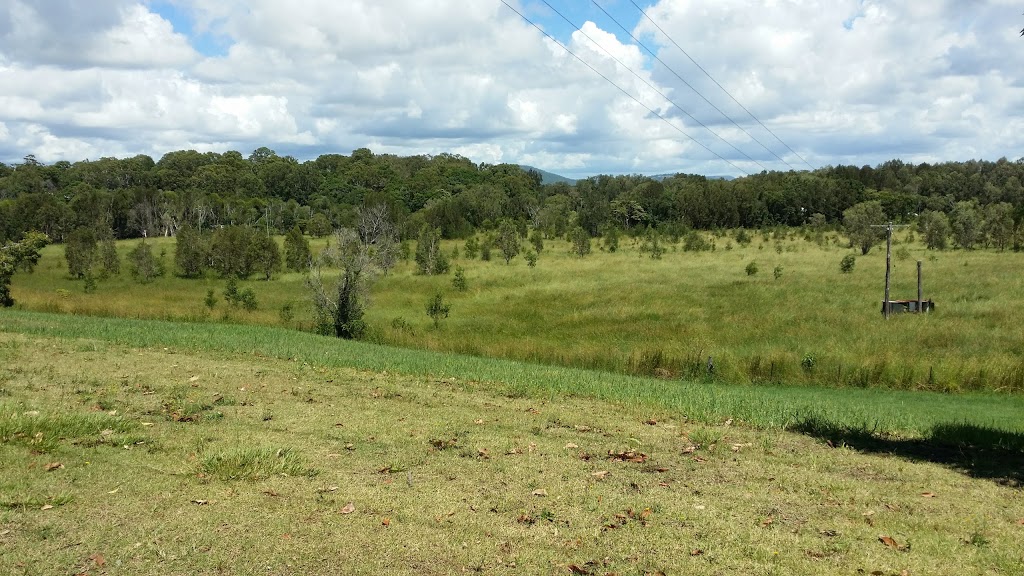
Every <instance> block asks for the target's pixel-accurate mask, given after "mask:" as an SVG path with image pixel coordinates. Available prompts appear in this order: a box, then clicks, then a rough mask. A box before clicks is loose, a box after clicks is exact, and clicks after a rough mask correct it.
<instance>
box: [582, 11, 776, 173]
mask: <svg viewBox="0 0 1024 576" xmlns="http://www.w3.org/2000/svg"><path fill="white" fill-rule="evenodd" d="M591 2H593V3H594V6H597V7H598V9H600V10H601V12H604V15H605V16H607V17H608V18H609V19H610V20H611V21H612V22H614V23H615V25H616V26H618V27H619V28H621V29H622V31H623V32H625V33H626V34H627V35H628V36H629V37H630V38H632V39H633V41H634V42H636V43H637V45H638V46H640V47H641V48H643V49H644V50H646V51H647V53H648V54H650V55H651V57H653V58H654V59H655V60H657V61H658V62H660V63H661V65H662V66H664V67H665V69H666V70H668V71H669V72H671V73H672V74H673V75H675V77H676V78H678V79H679V81H680V82H682V83H683V84H685V85H686V87H687V88H689V89H690V90H692V91H693V93H694V94H696V95H697V96H700V97H701V99H702V100H704V101H705V102H707V103H708V105H709V106H711V107H712V108H714V109H715V111H717V112H718V113H719V114H721V115H722V116H723V117H724V118H725V119H726V120H728V121H729V122H732V124H733V126H735V127H737V128H739V129H740V130H742V131H743V133H744V134H746V135H747V136H748V137H749V138H750V139H751V140H753V141H754V142H756V143H757V144H758V145H760V146H761V148H764V149H765V150H766V151H767V152H768V153H769V154H771V155H772V156H774V157H775V158H777V159H778V160H779V162H782V163H783V164H785V165H786V166H788V167H789V169H790V170H794V169H795V168H793V165H792V164H790V163H789V162H786V160H785V159H784V158H783V157H782V156H779V155H778V154H776V153H775V151H774V150H772V149H771V148H769V147H768V146H766V145H765V144H764V143H763V142H761V141H760V140H758V139H757V137H755V136H754V135H753V134H751V133H750V132H748V131H747V129H746V128H744V127H743V126H740V125H739V124H738V123H737V122H736V121H735V120H733V119H732V117H731V116H729V115H728V114H726V113H725V112H723V111H722V109H721V108H719V107H718V106H716V105H715V103H714V102H712V101H711V100H708V99H707V97H705V96H704V95H703V94H701V93H700V91H699V90H697V89H696V88H694V87H693V86H692V85H691V84H690V83H689V82H687V81H686V79H684V78H683V77H682V76H680V75H679V73H678V72H676V71H675V70H673V69H672V67H671V66H669V65H668V64H667V63H666V62H665V61H664V60H662V59H661V58H660V57H658V55H657V54H656V53H655V52H654V51H653V50H651V49H650V48H648V47H647V46H646V45H645V44H644V43H643V42H641V41H640V39H639V38H637V37H636V36H634V35H633V33H632V32H630V31H629V29H628V28H626V27H625V26H623V25H622V24H621V23H620V22H619V21H618V20H616V19H615V17H614V16H612V15H611V14H609V13H608V11H607V10H605V9H604V7H603V6H601V5H600V4H599V3H598V2H597V0H591ZM691 118H692V116H691ZM762 168H763V166H762Z"/></svg>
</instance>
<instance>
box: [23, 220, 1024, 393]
mask: <svg viewBox="0 0 1024 576" xmlns="http://www.w3.org/2000/svg"><path fill="white" fill-rule="evenodd" d="M829 238H830V241H827V242H825V243H823V244H822V245H819V244H817V243H814V242H810V241H806V240H805V239H804V238H803V237H798V234H797V232H796V231H791V232H789V233H788V235H786V236H785V237H780V238H776V237H774V236H772V237H768V236H761V235H755V236H754V240H753V242H752V243H751V244H750V245H749V246H746V247H743V246H740V245H739V244H736V243H735V242H734V241H733V240H731V239H729V238H728V237H720V238H716V239H715V243H716V248H717V249H716V250H715V251H713V252H697V253H694V252H683V251H682V250H681V247H680V246H678V245H677V246H673V247H670V248H669V250H668V252H667V253H666V254H665V255H664V256H663V257H662V258H661V259H660V260H653V259H651V258H649V257H647V256H645V255H643V254H641V253H640V252H639V250H638V247H637V246H636V245H633V244H631V243H630V241H628V240H627V241H625V242H624V245H623V247H622V249H621V250H620V251H619V252H617V253H615V254H610V253H603V252H595V253H594V254H592V255H591V256H588V257H587V258H584V259H578V258H575V257H573V256H571V255H570V254H569V251H568V245H567V244H565V243H564V242H562V241H549V242H548V243H547V247H546V249H545V250H544V252H543V253H542V255H541V258H540V262H539V263H538V265H537V267H536V268H535V269H530V268H528V267H527V265H526V263H525V262H524V261H523V259H522V258H517V259H515V260H513V261H512V263H511V265H508V266H506V265H505V264H504V262H503V261H502V260H501V259H500V258H496V259H495V260H493V261H491V262H482V261H480V260H473V261H468V260H466V259H464V258H461V259H455V260H454V261H453V266H461V267H463V268H464V269H465V274H466V277H467V281H468V290H466V291H465V292H458V291H455V290H453V289H452V286H451V276H450V275H448V276H440V277H425V276H420V275H417V274H414V271H413V268H412V264H411V263H408V262H405V263H401V264H400V265H399V266H398V267H397V268H396V269H395V270H394V271H393V272H392V273H391V274H390V275H388V276H387V277H386V278H384V279H383V280H382V281H380V282H379V283H378V284H377V285H376V286H375V288H374V292H373V303H372V306H371V307H370V308H369V310H368V318H367V319H368V321H369V323H370V325H371V332H372V335H371V338H372V340H373V341H376V342H380V343H386V344H391V345H397V346H402V347H413V348H425V349H430V350H438V351H448V352H459V353H465V354H472V355H481V356H490V357H499V358H510V359H519V360H526V361H531V362H539V363H545V364H554V365H566V366H575V367H581V368H593V369H600V370H606V371H613V372H619V373H630V374H641V375H653V376H660V377H664V378H680V377H681V378H686V379H699V380H705V379H708V378H709V377H710V378H711V379H713V380H716V381H721V382H728V383H740V384H749V383H755V384H764V383H779V384H814V385H827V386H852V387H861V388H867V387H890V388H901V389H927V390H938V391H965V390H990V391H998V392H1019V391H1022V390H1024V332H1022V331H1021V330H1019V319H1020V318H1021V317H1024V298H1022V296H1024V276H1022V275H1021V274H1020V273H1019V271H1020V270H1021V268H1022V266H1024V254H1018V253H1012V252H1004V253H998V252H995V251H988V250H976V251H970V252H964V251H946V252H933V251H927V250H925V249H924V248H923V246H921V245H920V244H919V243H913V242H909V241H908V239H907V238H906V235H904V234H899V235H898V237H897V239H896V240H897V243H896V245H895V247H894V253H895V257H894V260H893V261H894V273H893V291H892V294H893V297H894V298H914V297H916V273H915V265H916V264H915V263H916V261H917V260H921V261H923V262H924V277H925V283H924V285H925V297H926V298H931V299H933V300H935V302H936V307H937V310H936V312H935V313H934V314H931V315H928V316H906V317H896V318H893V319H892V320H890V321H888V322H885V321H883V320H882V318H881V315H880V313H879V310H880V302H881V296H882V284H883V282H882V279H883V277H884V266H885V253H884V246H883V247H879V248H876V249H875V250H873V251H872V252H871V253H870V254H869V255H867V256H864V257H858V259H857V264H856V267H855V269H854V271H853V272H852V273H851V274H841V273H840V272H839V261H840V260H841V259H842V257H843V256H844V255H846V254H848V253H849V252H850V251H849V250H848V249H846V248H845V247H844V246H842V245H843V244H844V241H841V240H840V239H839V238H838V237H837V236H835V235H834V234H833V235H831V236H830V237H829ZM153 242H155V245H156V246H157V250H156V251H157V252H159V251H160V250H161V249H162V250H164V251H165V253H166V256H165V259H166V262H167V263H168V266H169V267H170V265H171V263H172V262H173V253H174V244H173V240H171V239H156V240H154V241H153ZM132 245H134V243H133V242H132V243H124V244H122V245H121V249H122V250H123V251H127V250H128V249H129V248H130V247H131V246H132ZM456 246H459V247H461V243H454V242H450V243H448V244H446V250H449V251H450V250H452V249H453V248H455V247H456ZM750 262H756V263H757V265H758V268H759V272H758V273H757V274H756V275H753V276H748V275H747V274H746V272H745V268H746V266H747V265H748V264H749V263H750ZM776 270H778V277H776V274H775V271H776ZM245 285H246V286H248V287H251V288H252V289H253V290H254V291H255V292H256V295H257V299H258V300H259V302H260V308H259V310H257V311H255V312H251V313H250V312H244V311H241V310H237V309H231V308H230V307H228V306H227V305H226V304H225V303H224V302H223V301H221V302H220V303H218V304H217V305H216V307H215V308H214V309H213V310H212V311H211V310H210V309H208V308H207V307H206V306H205V305H204V303H203V300H204V297H205V295H206V292H207V290H208V289H215V290H216V291H217V294H218V295H220V294H221V293H222V291H223V286H224V282H223V281H222V280H217V279H213V278H210V279H206V280H184V279H179V278H175V277H173V276H166V277H164V278H162V279H160V280H158V281H157V282H155V283H154V284H150V285H140V284H136V283H134V282H133V281H132V280H131V279H130V278H129V277H128V275H127V274H126V273H122V274H121V276H119V277H114V278H112V279H109V280H104V281H101V282H100V283H99V285H98V289H97V290H96V292H94V293H92V294H86V293H84V290H83V283H82V282H81V281H72V280H70V279H68V278H67V276H66V267H65V263H64V260H63V248H62V247H59V246H51V247H48V248H47V249H46V251H45V254H44V257H43V259H42V261H41V262H40V265H39V266H38V268H37V271H36V272H35V273H34V274H32V275H18V276H17V277H16V278H15V282H14V286H13V294H14V297H15V299H16V300H18V302H19V306H21V307H23V308H24V309H28V310H39V311H51V312H63V313H72V314H85V315H113V316H125V317H131V318H160V319H175V320H187V321H199V322H207V321H218V322H220V321H228V322H240V323H253V324H260V325H286V326H289V327H292V328H298V329H309V327H310V323H311V313H310V311H309V304H308V297H307V292H306V290H305V288H304V286H303V283H302V277H301V275H299V274H281V275H279V276H278V277H277V278H276V279H275V280H274V281H271V282H259V281H250V282H246V283H245ZM438 290H441V291H443V292H444V293H445V295H446V298H447V299H448V301H449V302H450V303H451V305H452V312H451V316H450V318H448V319H447V320H446V321H445V322H444V323H443V326H442V329H441V330H434V329H433V328H432V326H431V321H430V319H429V318H428V317H427V316H426V314H425V312H424V304H425V302H426V300H427V298H428V297H429V296H430V295H432V294H433V293H434V292H436V291H438ZM708 357H711V358H712V359H713V364H714V372H713V374H710V375H709V374H708V370H707V360H708Z"/></svg>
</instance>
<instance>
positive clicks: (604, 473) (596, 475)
mask: <svg viewBox="0 0 1024 576" xmlns="http://www.w3.org/2000/svg"><path fill="white" fill-rule="evenodd" d="M590 475H591V476H593V477H594V478H597V479H598V480H604V478H605V476H607V475H608V471H607V470H598V471H597V472H591V473H590Z"/></svg>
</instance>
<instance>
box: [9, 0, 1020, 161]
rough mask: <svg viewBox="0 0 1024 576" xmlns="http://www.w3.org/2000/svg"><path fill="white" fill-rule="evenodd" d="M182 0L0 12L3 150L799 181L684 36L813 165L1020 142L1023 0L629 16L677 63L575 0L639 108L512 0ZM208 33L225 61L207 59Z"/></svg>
mask: <svg viewBox="0 0 1024 576" xmlns="http://www.w3.org/2000/svg"><path fill="white" fill-rule="evenodd" d="M175 4H176V5H177V6H179V7H181V9H182V10H183V11H184V12H185V13H187V14H189V15H190V16H191V18H192V21H191V29H190V30H176V29H175V28H174V26H172V24H171V23H170V22H168V21H167V20H164V19H163V18H162V17H161V16H160V15H159V14H158V13H157V12H156V11H155V9H154V8H153V6H151V5H150V4H149V3H148V2H141V1H135V0H98V1H97V2H90V3H88V4H87V5H86V3H82V2H75V1H73V0H36V1H32V2H30V1H28V0H11V1H10V2H7V3H6V5H5V7H3V8H0V78H3V85H4V89H3V90H0V127H3V130H0V160H4V161H17V160H18V159H20V158H21V157H22V156H24V155H25V154H28V153H34V154H35V155H36V156H37V157H38V158H40V159H41V160H43V161H53V160H58V159H67V160H78V159H81V158H85V157H97V156H100V155H128V154H136V153H147V154H150V155H153V156H155V157H159V156H160V155H162V154H163V153H165V152H167V151H170V150H175V149H181V148H197V149H201V150H220V151H223V150H226V149H237V150H240V151H242V152H243V153H245V152H247V151H250V150H252V149H255V148H257V147H259V146H263V145H266V146H270V147H271V148H274V149H276V150H278V152H280V153H294V154H296V155H297V156H299V157H300V158H308V157H313V156H316V155H318V154H320V153H327V152H342V153H347V152H348V151H350V150H352V149H354V148H358V147H363V146H369V147H371V148H372V149H374V150H376V151H379V152H389V153H397V154H418V153H439V152H454V153H458V154H463V155H466V156H468V157H470V158H472V159H474V160H476V161H482V162H489V163H496V162H522V163H526V164H531V165H535V166H540V167H543V168H545V169H549V170H555V171H563V172H565V173H567V174H569V175H586V174H593V173H598V172H647V173H661V172H670V171H688V172H703V173H710V174H723V173H727V174H737V173H740V171H741V170H742V171H759V170H760V169H761V168H760V166H762V165H763V166H767V167H769V168H782V169H785V168H786V167H787V165H786V164H784V163H782V162H779V161H778V160H777V159H776V158H775V157H774V156H773V153H774V154H778V155H779V156H782V157H784V158H785V159H786V160H787V162H789V164H790V165H792V166H794V167H796V168H806V165H804V164H802V163H801V162H800V161H799V159H798V158H797V157H796V155H795V154H793V153H791V152H790V151H789V150H788V149H786V147H785V146H784V145H783V144H781V143H779V142H778V141H776V140H775V138H774V136H772V135H771V134H768V133H767V132H765V131H764V129H763V128H761V127H760V126H759V125H758V124H757V123H756V122H755V121H754V120H752V119H751V118H750V117H749V116H747V114H746V112H744V111H743V110H742V109H741V108H740V107H739V106H738V105H737V104H736V103H734V102H733V101H732V100H730V98H729V97H728V96H727V95H726V94H725V93H724V92H722V90H720V89H719V88H718V87H717V86H715V84H714V83H712V82H711V81H710V80H709V79H707V78H706V77H705V76H704V75H703V73H702V72H701V71H700V70H699V69H698V68H697V67H696V66H695V65H694V63H693V62H691V61H690V59H688V58H687V57H686V56H685V55H684V54H683V53H681V52H680V51H679V50H678V49H677V48H676V46H675V45H674V44H673V41H675V42H678V43H679V44H680V45H681V46H683V47H684V48H685V49H686V50H687V52H688V53H689V54H690V56H692V57H693V59H694V60H696V61H697V62H699V63H700V64H701V66H703V67H704V68H705V69H706V70H707V71H708V72H710V73H711V74H712V75H713V76H714V77H715V79H717V80H718V82H720V83H721V84H722V86H724V87H725V88H726V89H727V90H728V91H729V92H730V93H731V94H732V95H733V96H734V97H735V98H737V99H738V100H739V101H740V102H742V103H743V105H744V106H746V107H747V108H748V109H749V110H750V111H752V112H753V113H754V114H755V115H756V116H757V117H758V118H759V119H760V120H761V121H762V122H763V123H764V124H766V125H767V126H769V127H770V128H771V129H772V130H773V131H774V132H775V134H777V135H778V136H779V137H781V138H782V140H784V141H785V142H786V144H788V145H790V146H791V147H792V148H794V149H795V150H796V151H797V152H798V153H799V154H800V155H801V156H803V157H804V158H806V159H807V160H809V161H810V162H811V163H813V164H814V165H823V164H837V163H853V164H865V163H866V164H874V163H878V162H881V161H884V160H886V159H889V158H892V157H896V156H899V157H903V158H904V159H907V160H912V161H925V160H926V161H939V160H953V159H965V158H969V157H977V156H983V157H986V158H993V159H994V158H998V157H1000V156H1004V155H1007V156H1012V155H1013V154H1014V153H1015V152H1016V151H1019V150H1020V146H1021V144H1022V143H1024V142H1022V139H1024V124H1022V122H1024V120H1022V118H1024V115H1022V114H1021V111H1022V109H1024V80H1022V75H1021V73H1020V72H1019V70H1018V69H1019V66H1015V65H1014V59H1013V58H1011V57H1009V56H1008V55H1010V54H1014V53H1017V52H1018V51H1019V50H1020V49H1021V46H1020V42H1017V41H1016V40H1015V37H1016V33H1017V32H1018V30H1019V26H1018V27H1017V28H1016V29H1014V27H1008V26H1007V19H1008V18H1010V17H1013V16H1017V15H1019V6H1017V5H1016V3H1015V2H1014V0H998V1H997V0H979V1H978V2H974V3H971V4H970V9H969V10H968V9H966V8H965V6H964V5H963V4H962V3H960V2H955V1H952V0H943V1H936V2H928V3H912V2H899V3H894V2H883V1H881V0H805V1H801V2H797V1H795V0H756V1H754V2H750V1H748V0H742V1H741V0H720V1H717V2H714V3H709V2H698V1H696V0H660V1H658V2H657V3H655V4H654V5H652V6H650V8H649V9H648V14H649V15H650V16H651V18H652V19H653V20H654V21H655V22H656V23H657V26H658V27H660V30H659V29H658V28H657V27H655V26H654V25H652V24H651V23H650V22H648V21H647V20H646V19H643V18H642V17H641V16H640V14H639V13H636V12H633V13H632V16H631V17H630V20H629V21H628V22H624V23H627V24H628V25H629V26H634V25H635V29H634V30H632V33H633V34H634V35H636V36H637V37H639V38H641V40H642V41H643V42H644V43H645V44H646V45H647V46H648V47H650V48H652V49H653V50H655V52H656V53H657V54H658V56H659V57H660V58H661V59H662V60H664V61H665V62H666V63H668V64H669V66H671V67H672V71H670V70H667V69H665V68H664V67H663V66H661V65H660V64H658V63H656V62H655V61H654V59H652V58H650V57H649V56H648V55H647V54H646V53H645V52H644V50H642V49H641V48H640V47H638V46H636V45H635V44H634V43H633V41H632V40H631V39H630V38H629V37H628V36H627V35H624V34H622V32H621V30H615V29H614V27H613V26H612V25H611V23H609V22H607V21H600V19H599V18H597V17H595V18H594V21H589V22H584V21H583V20H584V18H583V16H579V15H578V14H577V15H574V13H573V12H574V10H573V9H568V8H567V9H566V10H565V12H564V13H565V14H566V15H567V16H569V17H570V18H575V19H576V23H577V24H580V28H581V30H579V31H572V30H570V32H571V33H566V34H561V35H559V38H560V41H563V42H565V43H566V44H567V45H568V47H569V48H570V49H571V50H572V51H573V52H575V53H576V54H577V55H578V56H579V58H580V59H582V60H584V61H585V62H586V63H587V64H588V65H589V66H590V67H592V68H593V69H596V70H597V71H599V72H600V74H602V75H604V76H605V77H606V78H608V79H609V80H611V81H612V82H614V83H615V84H616V85H617V86H619V87H621V89H622V90H625V91H626V92H628V93H629V94H630V95H631V96H632V97H630V96H627V95H625V94H623V92H622V91H621V90H620V89H619V88H617V87H616V86H613V85H611V84H609V83H608V82H607V81H606V80H605V79H604V78H602V77H601V76H599V75H598V74H596V73H595V72H594V70H592V69H590V67H588V66H587V65H584V64H582V63H580V61H579V60H577V59H576V58H575V57H573V56H572V55H570V54H568V53H567V52H566V51H565V50H564V49H563V48H562V47H561V46H559V45H558V44H557V43H556V42H554V41H552V40H550V39H549V38H546V37H544V36H543V35H542V34H540V33H539V32H538V31H537V30H536V29H535V28H533V27H532V26H531V25H530V24H528V23H527V22H525V21H523V20H522V19H520V17H519V16H518V15H516V14H515V13H513V12H512V11H511V10H509V9H507V8H506V7H505V6H504V5H502V3H501V2H497V1H494V2H491V1H480V0H435V1H432V2H425V1H422V0H385V1H380V0H375V1H371V0H346V1H342V2H339V1H334V0H307V1H305V2H302V3H301V4H295V3H282V2H278V1H275V0H251V1H247V2H241V1H240V0H230V1H225V2H216V3H211V2H199V1H198V0H175ZM603 4H609V3H607V2H605V3H603ZM515 5H517V6H518V4H515ZM566 5H567V6H576V4H575V3H571V2H570V3H566ZM620 12H622V13H628V11H626V10H625V9H622V10H621V11H620ZM526 13H527V14H531V15H535V14H534V13H533V12H526ZM586 16H588V17H590V16H594V13H593V11H588V12H587V13H586ZM662 31H664V32H665V33H667V36H666V34H665V33H663V32H662ZM202 34H211V35H214V36H217V37H219V38H224V39H226V42H225V46H227V49H226V50H225V51H224V52H223V53H222V54H214V55H203V54H200V53H199V51H197V49H196V48H194V47H193V46H192V45H191V44H190V42H191V43H196V38H197V36H198V35H202ZM613 57H614V58H613ZM615 60H618V62H619V63H617V62H616V61H615ZM677 73H678V74H679V75H680V76H682V77H683V78H684V79H686V81H687V82H688V83H690V84H691V85H692V86H693V87H695V88H696V89H697V90H699V91H700V92H701V93H702V94H704V95H705V96H706V97H707V98H708V99H710V100H711V101H712V102H714V104H715V105H716V106H718V107H719V108H720V109H722V110H723V111H725V112H726V113H728V114H729V115H730V116H731V117H732V118H733V119H734V120H735V121H736V122H738V123H739V124H740V125H741V126H742V127H743V128H742V129H740V128H737V127H736V126H735V125H733V124H732V122H730V121H729V120H728V119H727V118H724V117H723V116H721V115H720V114H719V113H718V112H717V111H715V110H714V108H713V107H712V106H709V105H708V104H707V103H706V102H704V101H703V100H702V99H701V98H700V97H699V96H698V95H696V94H695V93H694V92H693V91H692V90H691V88H689V87H687V86H685V85H684V84H683V83H682V82H680V81H679V78H677V77H676V74H677ZM666 96H667V97H668V98H670V99H671V100H672V102H669V100H667V99H666ZM676 106H678V108H677V107H676ZM680 108H681V109H682V110H684V111H685V113H684V112H683V111H681V110H680ZM687 114H690V115H692V116H694V117H696V118H697V119H698V120H700V122H703V123H704V124H706V125H707V126H708V128H710V129H711V130H713V131H714V132H715V133H717V134H718V135H720V136H721V137H722V138H724V139H726V140H728V142H729V143H730V144H732V145H733V146H736V147H737V148H739V149H740V150H742V152H737V151H736V150H734V149H733V148H732V147H730V146H729V145H728V144H725V143H723V142H722V141H720V140H719V139H718V138H717V137H716V136H715V135H714V134H712V133H711V132H710V131H709V130H707V129H705V128H703V127H701V126H700V125H698V124H697V122H695V121H694V120H692V119H691V118H690V117H689V116H688V115H687ZM659 116H660V117H659ZM663 118H664V119H667V120H668V122H666V121H665V120H664V119H663ZM748 133H749V134H748ZM758 141H760V142H761V143H764V144H765V145H767V146H768V148H770V149H771V150H770V151H768V150H765V149H764V148H762V147H761V146H760V145H759V144H758ZM707 148H710V149H711V150H713V151H714V153H712V152H709V151H708V150H707ZM716 153H717V154H718V155H721V156H722V157H724V158H725V159H726V160H728V162H729V163H727V162H724V161H723V160H721V159H719V158H718V157H717V156H716V155H715V154H716ZM1018 153H1019V152H1018ZM745 156H749V157H750V158H753V159H755V160H757V161H758V162H759V163H760V164H756V163H754V162H752V161H750V160H749V159H748V158H747V157H745Z"/></svg>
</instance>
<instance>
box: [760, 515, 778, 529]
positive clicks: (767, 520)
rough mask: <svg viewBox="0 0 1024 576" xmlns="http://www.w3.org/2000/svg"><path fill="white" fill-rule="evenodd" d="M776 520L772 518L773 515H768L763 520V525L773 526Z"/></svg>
mask: <svg viewBox="0 0 1024 576" xmlns="http://www.w3.org/2000/svg"><path fill="white" fill-rule="evenodd" d="M774 522H775V519H774V518H772V517H771V516H769V517H767V518H765V519H764V520H762V521H761V526H765V527H767V526H771V525H772V524H773V523H774Z"/></svg>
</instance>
